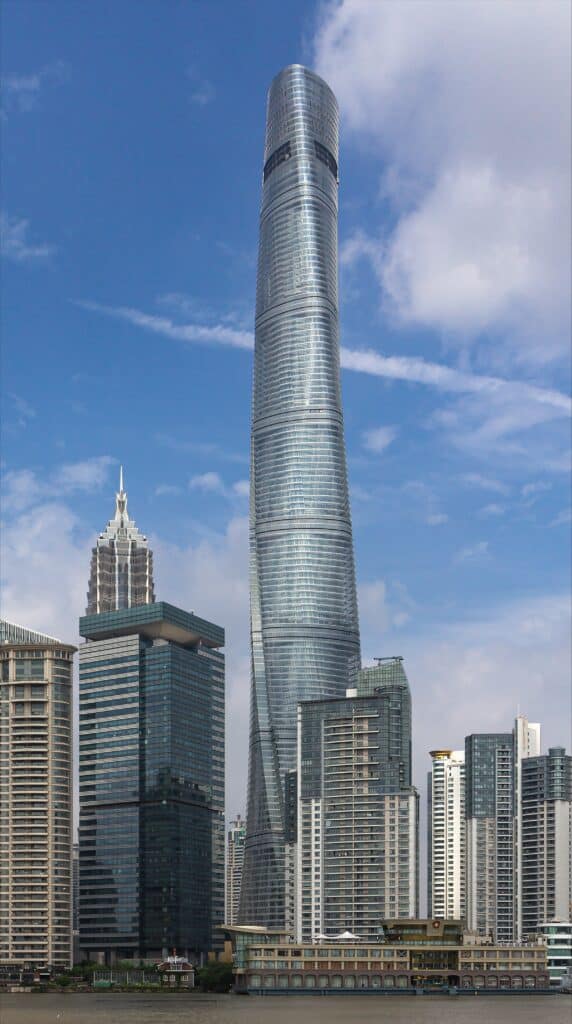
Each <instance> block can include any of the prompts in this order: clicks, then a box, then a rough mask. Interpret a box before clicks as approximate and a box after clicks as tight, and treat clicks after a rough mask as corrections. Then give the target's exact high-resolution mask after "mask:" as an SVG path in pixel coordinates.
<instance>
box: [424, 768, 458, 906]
mask: <svg viewBox="0 0 572 1024" xmlns="http://www.w3.org/2000/svg"><path fill="white" fill-rule="evenodd" d="M431 760H432V765H431V771H430V772H429V776H428V787H427V796H428V814H427V833H428V844H427V879H428V886H427V888H428V892H427V908H428V913H429V914H430V915H431V917H434V918H455V919H457V920H458V919H460V918H463V919H464V917H465V914H466V903H465V869H466V864H465V752H464V750H432V751H431Z"/></svg>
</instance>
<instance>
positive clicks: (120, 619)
mask: <svg viewBox="0 0 572 1024" xmlns="http://www.w3.org/2000/svg"><path fill="white" fill-rule="evenodd" d="M79 632H80V635H81V636H82V637H83V638H84V639H85V640H107V639H110V638H111V637H118V636H128V635H130V634H133V633H138V634H139V635H140V636H144V637H146V638H148V639H150V640H157V639H161V640H170V641H172V642H173V643H177V644H180V645H181V646H182V647H196V646H197V645H198V644H201V645H202V646H203V647H224V629H223V627H222V626H217V625H215V624H214V623H213V622H209V621H208V620H207V619H200V618H199V617H198V616H197V615H195V614H194V613H193V612H186V611H183V609H182V608H176V607H175V605H172V604H168V603H167V602H166V601H156V602H155V603H154V604H142V605H137V606H136V607H134V608H120V609H119V610H118V611H113V612H101V613H100V614H99V615H84V616H82V618H81V619H80V620H79Z"/></svg>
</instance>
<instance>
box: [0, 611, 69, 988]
mask: <svg viewBox="0 0 572 1024" xmlns="http://www.w3.org/2000/svg"><path fill="white" fill-rule="evenodd" d="M75 650H76V648H75V647H72V646H70V645H69V644H62V643H60V641H59V640H55V639H54V638H53V637H50V636H45V635H44V634H42V633H36V632H34V631H33V630H28V629H25V628H24V627H22V626H16V625H13V624H12V623H9V622H5V621H2V622H0V964H23V963H27V964H31V965H35V966H37V967H43V966H46V965H50V966H53V967H55V968H56V969H59V970H65V969H67V968H69V967H70V966H71V965H72V955H73V951H72V663H73V656H74V653H75Z"/></svg>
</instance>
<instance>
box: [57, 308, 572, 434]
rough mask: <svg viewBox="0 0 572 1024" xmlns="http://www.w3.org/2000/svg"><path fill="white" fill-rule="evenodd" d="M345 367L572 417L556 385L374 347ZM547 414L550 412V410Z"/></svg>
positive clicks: (119, 315) (161, 326)
mask: <svg viewBox="0 0 572 1024" xmlns="http://www.w3.org/2000/svg"><path fill="white" fill-rule="evenodd" d="M75 305H78V306H80V307H81V308H82V309H87V310H90V311H91V312H96V313H102V314H104V315H106V316H111V317H114V318H115V319H119V320H125V321H127V322H128V323H131V324H133V325H134V326H136V327H141V328H143V329H144V330H148V331H152V332H153V333H154V334H161V335H163V336H164V337H166V338H173V339H175V340H177V341H187V342H199V343H205V344H220V345H228V346H230V347H231V348H242V349H252V348H253V347H254V335H253V334H252V332H251V331H246V330H237V329H234V328H229V327H228V326H226V325H225V324H200V323H187V324H175V323H174V322H173V321H172V320H171V319H169V318H167V317H161V316H154V315H153V314H149V313H144V312H142V311H141V310H138V309H132V308H129V307H126V306H104V305H101V304H99V303H96V302H84V301H81V302H76V303H75ZM341 365H342V367H343V368H344V369H346V370H353V371H355V372H356V373H365V374H369V375H371V376H374V377H382V378H385V379H387V380H399V381H407V382H410V383H412V384H426V385H428V386H430V387H434V388H435V389H436V390H437V391H442V392H446V393H447V392H450V393H454V394H477V395H482V396H483V397H485V398H487V399H488V398H489V397H490V396H491V395H496V396H498V398H499V400H500V401H506V400H507V399H508V398H512V399H513V400H514V401H515V402H520V403H521V404H525V403H529V404H531V403H532V404H534V405H540V406H546V407H547V408H548V409H550V410H552V412H551V413H550V415H551V416H554V417H567V416H570V413H571V410H572V402H571V400H570V398H569V396H568V395H566V394H564V393H563V392H560V391H557V390H555V389H554V388H548V387H538V386H536V385H534V384H529V383H528V382H526V381H521V380H506V379H503V378H502V377H493V376H490V375H485V374H477V373H469V372H467V371H463V370H457V369H454V368H452V367H450V366H444V365H442V364H439V363H431V362H428V361H426V360H424V359H421V358H419V357H414V356H383V355H381V354H380V353H379V352H376V351H374V350H373V349H348V348H342V349H341ZM545 415H549V414H548V413H546V414H545Z"/></svg>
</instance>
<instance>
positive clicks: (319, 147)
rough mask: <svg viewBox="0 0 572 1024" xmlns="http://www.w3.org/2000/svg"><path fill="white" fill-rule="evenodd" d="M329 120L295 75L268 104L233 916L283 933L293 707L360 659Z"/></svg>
mask: <svg viewBox="0 0 572 1024" xmlns="http://www.w3.org/2000/svg"><path fill="white" fill-rule="evenodd" d="M337 160H338V108H337V103H336V100H335V97H334V95H333V93H332V92H331V90H330V89H329V87H328V86H327V85H326V83H325V82H323V81H322V80H321V79H320V78H318V76H317V75H315V74H313V73H312V72H311V71H308V70H307V69H306V68H303V67H301V66H299V65H293V66H290V67H287V68H286V69H285V70H283V71H282V72H281V73H280V74H279V75H278V76H277V77H276V78H275V79H274V81H273V83H272V85H271V87H270V92H269V96H268V108H267V120H266V144H265V162H264V171H263V189H262V208H261V215H260V244H259V260H258V281H257V300H256V341H255V357H254V396H253V423H252V469H251V472H252V480H251V576H250V586H251V639H252V698H251V722H250V760H249V783H248V815H247V837H246V848H245V863H244V871H243V883H242V890H241V906H240V919H241V920H242V921H246V922H249V923H260V924H264V925H267V926H268V927H282V926H283V924H284V914H285V907H284V872H285V865H284V783H285V778H286V775H287V772H288V771H289V770H292V769H293V768H294V767H295V759H296V706H297V702H298V701H299V700H301V699H320V698H323V697H335V696H343V694H344V693H345V689H346V687H347V686H348V685H353V684H354V682H355V676H356V673H357V670H358V668H359V660H360V649H359V632H358V620H357V604H356V594H355V579H354V563H353V549H352V534H351V522H350V509H349V500H348V487H347V477H346V460H345V449H344V436H343V420H342V403H341V394H340V374H339V338H338V285H337V247H338V239H337V205H338V195H337V193H338V165H337Z"/></svg>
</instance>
